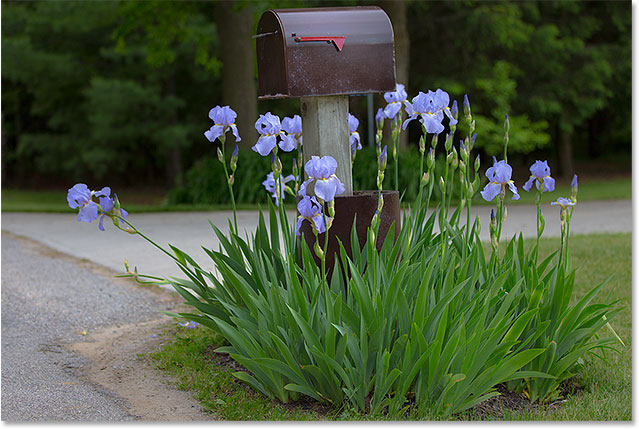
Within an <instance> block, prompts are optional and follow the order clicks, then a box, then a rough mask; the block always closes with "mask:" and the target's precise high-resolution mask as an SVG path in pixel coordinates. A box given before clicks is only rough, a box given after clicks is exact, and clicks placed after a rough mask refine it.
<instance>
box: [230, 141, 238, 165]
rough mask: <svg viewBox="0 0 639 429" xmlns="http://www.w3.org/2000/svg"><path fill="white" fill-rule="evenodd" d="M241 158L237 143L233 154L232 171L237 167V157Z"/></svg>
mask: <svg viewBox="0 0 639 429" xmlns="http://www.w3.org/2000/svg"><path fill="white" fill-rule="evenodd" d="M238 158H239V148H238V146H237V145H235V149H233V154H232V155H231V171H233V172H235V169H236V168H237V159H238Z"/></svg>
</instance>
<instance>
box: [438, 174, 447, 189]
mask: <svg viewBox="0 0 639 429" xmlns="http://www.w3.org/2000/svg"><path fill="white" fill-rule="evenodd" d="M439 190H440V191H442V193H444V192H446V182H444V178H443V177H440V178H439Z"/></svg>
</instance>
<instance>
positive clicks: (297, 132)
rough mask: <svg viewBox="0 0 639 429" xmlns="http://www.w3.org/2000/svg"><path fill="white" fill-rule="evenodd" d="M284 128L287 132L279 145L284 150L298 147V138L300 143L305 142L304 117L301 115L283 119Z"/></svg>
mask: <svg viewBox="0 0 639 429" xmlns="http://www.w3.org/2000/svg"><path fill="white" fill-rule="evenodd" d="M282 129H283V130H284V131H285V132H286V134H283V135H282V136H281V137H282V141H280V144H279V145H280V148H281V149H282V150H283V151H284V152H290V151H292V150H293V149H296V148H297V141H298V140H299V142H300V145H303V144H304V141H303V140H302V118H301V117H300V115H295V116H293V117H292V118H284V119H282Z"/></svg>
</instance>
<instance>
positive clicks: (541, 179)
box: [523, 161, 555, 192]
mask: <svg viewBox="0 0 639 429" xmlns="http://www.w3.org/2000/svg"><path fill="white" fill-rule="evenodd" d="M530 172H531V173H532V175H531V176H530V179H528V181H527V182H526V183H524V186H523V188H524V189H525V190H526V191H528V192H530V188H532V185H533V182H536V183H535V184H536V185H537V189H541V192H552V191H554V190H555V179H553V178H552V177H550V167H548V161H543V162H542V161H535V163H534V164H533V165H531V166H530ZM540 186H541V187H540Z"/></svg>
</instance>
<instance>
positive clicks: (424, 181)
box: [422, 171, 430, 186]
mask: <svg viewBox="0 0 639 429" xmlns="http://www.w3.org/2000/svg"><path fill="white" fill-rule="evenodd" d="M428 182H430V173H429V172H428V171H427V172H425V173H424V174H423V175H422V186H426V185H428Z"/></svg>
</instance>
